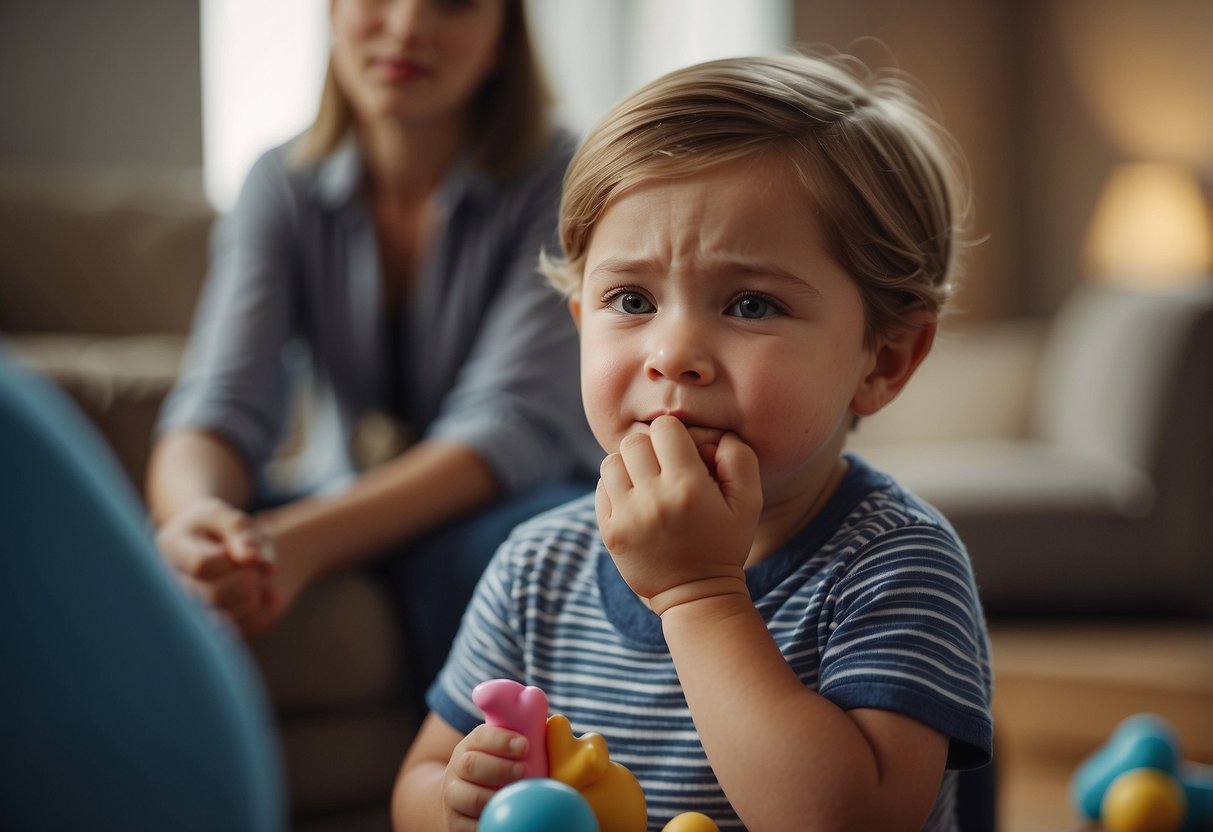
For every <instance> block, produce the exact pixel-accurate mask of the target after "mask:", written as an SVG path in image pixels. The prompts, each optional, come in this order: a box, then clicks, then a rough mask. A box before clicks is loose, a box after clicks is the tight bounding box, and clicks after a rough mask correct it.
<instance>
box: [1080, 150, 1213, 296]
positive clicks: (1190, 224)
mask: <svg viewBox="0 0 1213 832" xmlns="http://www.w3.org/2000/svg"><path fill="white" fill-rule="evenodd" d="M1085 249H1086V250H1085V259H1086V262H1087V267H1088V270H1089V273H1090V275H1091V277H1092V278H1093V279H1095V280H1099V281H1103V282H1108V283H1114V284H1120V285H1125V286H1133V287H1136V288H1151V289H1162V288H1168V287H1176V286H1181V285H1185V284H1191V283H1195V282H1198V281H1201V280H1207V279H1208V278H1209V276H1210V268H1211V267H1213V222H1211V219H1210V209H1209V203H1208V200H1207V199H1206V198H1205V195H1204V193H1203V192H1202V190H1201V188H1200V184H1199V183H1198V182H1197V181H1196V179H1195V177H1194V176H1193V175H1192V173H1191V172H1190V171H1188V170H1187V169H1186V168H1184V167H1182V166H1181V165H1172V164H1164V163H1160V162H1138V163H1132V164H1125V165H1121V166H1120V167H1118V168H1116V169H1115V170H1113V172H1112V175H1111V176H1110V177H1109V178H1108V182H1107V184H1106V185H1105V186H1104V189H1103V193H1102V194H1101V195H1100V197H1099V201H1098V203H1097V204H1096V207H1095V213H1094V216H1093V217H1092V219H1091V226H1090V229H1089V231H1088V234H1087V240H1086V246H1085Z"/></svg>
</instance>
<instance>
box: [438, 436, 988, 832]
mask: <svg viewBox="0 0 1213 832" xmlns="http://www.w3.org/2000/svg"><path fill="white" fill-rule="evenodd" d="M847 458H848V461H849V462H850V465H849V470H848V473H847V476H846V478H845V479H844V481H843V484H842V485H841V486H840V488H839V489H838V491H837V492H836V493H835V494H834V496H833V497H832V498H831V499H830V501H829V502H828V503H827V505H826V506H825V508H824V509H823V510H822V512H821V513H820V514H819V515H818V516H817V517H816V518H814V520H813V521H812V522H811V523H810V524H809V525H808V526H807V527H806V528H805V529H804V530H802V531H801V532H800V533H798V534H797V535H796V536H795V537H794V538H793V539H792V540H790V541H789V542H788V543H787V544H786V545H785V546H784V547H783V548H782V549H780V550H779V551H778V552H776V553H775V554H774V555H772V556H771V557H769V558H767V559H766V560H765V561H763V562H762V563H760V564H757V565H755V566H753V567H751V568H749V569H747V570H746V582H747V584H748V585H749V589H750V595H751V597H752V598H753V600H754V604H755V606H756V607H757V608H758V611H759V612H760V613H761V615H762V617H763V620H764V621H765V622H766V624H767V628H768V629H769V630H770V632H771V635H772V637H773V638H774V639H775V641H776V643H777V644H778V645H779V648H780V650H781V651H782V652H783V655H784V658H785V659H787V661H788V663H789V664H790V665H791V666H792V668H793V669H794V670H795V671H796V673H797V675H798V676H799V677H800V679H801V680H802V681H803V682H804V684H805V685H806V686H808V687H809V688H811V689H812V690H815V691H818V692H819V693H821V695H822V696H824V697H826V698H827V699H829V700H831V701H832V702H834V703H835V704H837V705H838V706H839V707H841V708H844V709H851V708H882V709H886V710H890V711H897V712H899V713H903V714H906V715H908V716H911V717H913V718H914V719H917V720H919V721H920V722H923V723H925V724H927V725H929V726H931V727H932V728H934V729H936V730H938V731H940V732H942V733H943V734H945V735H946V736H948V737H949V738H950V745H949V751H948V767H949V769H960V768H968V767H973V766H977V765H981V764H983V763H985V762H987V761H988V760H989V759H990V754H991V736H992V727H991V719H990V709H989V705H990V687H991V685H990V664H989V647H988V644H987V640H986V633H985V622H984V619H983V616H982V612H981V608H980V605H979V603H978V600H977V592H976V589H975V587H974V582H973V576H972V570H971V567H970V564H969V560H968V556H967V554H966V553H965V550H964V547H963V546H962V545H961V543H960V541H959V540H958V539H957V537H956V534H955V532H954V531H953V530H952V528H951V527H950V526H949V525H948V523H947V521H946V520H944V519H943V518H942V517H941V516H940V515H939V514H938V513H937V512H936V511H934V510H933V509H932V508H930V507H929V506H927V505H925V504H923V503H922V502H921V501H919V500H917V499H916V498H914V497H913V496H912V495H910V494H909V493H907V492H906V491H905V490H904V489H902V488H900V487H899V486H898V485H897V484H896V483H894V482H893V481H892V480H891V479H890V478H889V477H887V476H885V475H884V474H881V473H878V472H876V471H874V470H873V469H872V468H870V467H869V466H868V465H867V464H866V463H864V462H863V460H861V459H860V458H859V457H857V456H854V455H849V456H848V457H847ZM728 672H729V671H728V668H724V667H722V668H721V673H728ZM495 678H509V679H515V680H517V681H519V682H522V683H524V684H527V685H536V686H538V687H539V688H541V689H542V690H543V691H544V692H545V693H546V694H547V697H548V701H549V706H550V707H549V712H550V713H554V714H555V713H559V714H564V715H565V716H567V717H568V718H569V720H570V722H571V723H572V728H573V731H574V733H575V734H577V735H581V734H584V733H587V732H591V731H592V732H595V733H599V734H602V735H603V737H604V738H605V739H606V741H607V746H608V750H609V752H610V756H611V759H612V760H614V761H615V762H618V763H620V764H622V765H624V766H626V767H627V768H628V769H630V770H631V772H632V773H633V774H634V775H635V776H636V778H637V779H638V780H639V781H640V784H641V786H642V787H643V789H644V793H645V798H646V800H647V802H648V812H649V829H651V830H660V829H661V828H662V827H663V826H664V825H665V824H666V823H667V822H668V821H669V820H670V818H672V817H673V816H674V815H676V814H679V813H680V812H685V811H698V812H703V813H704V814H706V815H708V816H709V817H711V818H712V819H713V820H715V821H716V823H717V824H718V825H719V826H720V828H721V830H739V829H743V827H742V825H741V822H740V821H739V820H738V818H737V816H736V814H735V813H734V812H733V810H732V808H731V807H730V805H729V802H728V800H727V799H726V797H725V795H724V793H723V791H722V790H721V788H720V785H719V784H718V783H717V782H716V778H715V776H714V775H713V773H712V769H711V767H710V765H709V763H708V759H707V757H706V755H705V754H704V751H703V748H702V746H701V745H700V743H699V739H698V736H697V734H696V731H695V726H694V724H693V723H692V721H691V714H690V711H689V710H688V708H687V704H686V700H685V699H684V698H683V694H682V689H681V686H680V685H679V682H678V674H677V673H676V672H675V670H674V664H673V662H672V660H671V658H670V654H669V652H668V650H667V649H666V645H665V640H664V637H663V635H662V631H661V619H660V618H659V617H658V616H657V615H655V614H654V613H652V612H650V611H649V610H648V609H647V608H646V607H645V606H644V605H643V604H642V603H641V602H640V600H639V599H638V598H637V597H636V596H635V595H634V594H633V593H632V592H631V590H629V589H628V587H627V585H626V584H625V583H624V582H623V579H622V578H621V577H620V575H619V572H618V571H617V570H616V568H615V565H614V562H613V561H612V560H611V557H610V555H609V554H608V553H607V551H606V548H605V547H604V546H603V543H602V539H601V537H600V535H599V533H598V524H597V520H596V518H595V513H594V502H593V497H592V495H591V496H589V497H586V498H584V499H581V500H577V501H575V502H573V503H570V504H568V505H566V506H563V507H561V508H558V509H555V510H553V511H550V512H548V513H546V514H544V515H541V516H539V517H537V518H535V519H533V520H531V521H529V522H527V523H525V524H523V525H522V526H520V527H519V528H518V529H516V530H515V532H514V533H513V535H512V536H511V537H510V539H509V540H507V541H506V543H505V544H504V545H503V546H502V547H501V549H500V550H499V551H498V552H497V554H496V556H495V557H494V558H493V561H492V563H491V564H490V565H489V567H488V569H487V570H486V572H485V574H484V576H483V578H482V579H481V581H480V585H479V587H478V588H477V590H476V594H475V597H474V598H473V601H472V603H471V605H470V606H469V608H468V611H467V612H466V614H465V616H464V620H463V626H462V629H461V630H460V633H459V636H458V638H457V639H456V643H455V646H454V648H453V649H452V652H451V655H450V657H449V659H448V661H447V665H446V667H445V668H444V669H443V671H442V673H441V675H440V676H439V678H438V681H437V682H435V684H434V686H433V687H432V688H431V689H430V692H429V703H430V707H431V708H432V709H433V710H434V711H435V712H436V713H437V714H438V715H439V716H441V717H442V718H443V719H444V720H446V721H447V722H448V723H450V724H451V725H452V726H454V727H455V728H456V729H458V730H460V731H463V732H468V731H471V730H472V728H474V727H475V726H476V725H477V724H479V722H480V721H481V720H482V716H481V714H480V711H479V710H478V709H477V708H476V707H475V705H473V704H472V701H471V692H472V688H474V687H475V686H476V685H477V684H479V683H480V682H482V681H485V680H486V679H495ZM742 708H744V705H743V706H742ZM740 710H741V709H739V711H740ZM814 753H821V754H828V753H829V749H824V748H823V749H819V750H817V751H816V752H814ZM772 776H773V777H777V776H778V772H772ZM954 803H955V775H954V773H953V772H951V771H949V773H948V774H947V775H945V777H944V782H943V786H942V787H941V789H940V794H939V797H938V798H937V800H936V803H935V807H934V809H933V810H932V813H931V817H930V819H929V820H928V822H927V824H926V825H925V826H924V829H927V830H951V829H953V827H954V820H953V815H954ZM806 828H807V826H806Z"/></svg>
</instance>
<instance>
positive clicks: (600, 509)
mask: <svg viewBox="0 0 1213 832" xmlns="http://www.w3.org/2000/svg"><path fill="white" fill-rule="evenodd" d="M594 511H595V513H596V514H597V515H598V525H600V526H605V525H606V524H607V523H609V522H611V515H612V514H614V510H613V508H612V506H611V498H610V495H608V494H607V487H606V483H605V482H604V481H603V480H601V479H599V480H598V486H597V487H596V488H595V489H594Z"/></svg>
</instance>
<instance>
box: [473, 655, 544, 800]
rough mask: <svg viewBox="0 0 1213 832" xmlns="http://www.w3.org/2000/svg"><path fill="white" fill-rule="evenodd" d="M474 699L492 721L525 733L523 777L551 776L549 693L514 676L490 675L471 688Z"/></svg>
mask: <svg viewBox="0 0 1213 832" xmlns="http://www.w3.org/2000/svg"><path fill="white" fill-rule="evenodd" d="M472 702H474V703H475V704H476V707H477V708H479V709H480V710H481V711H482V712H483V713H484V721H485V722H487V723H488V724H489V725H500V726H501V727H503V728H509V729H510V730H511V731H517V732H518V733H519V734H522V735H523V736H524V737H526V739H527V755H526V757H525V758H524V759H523V761H522V765H523V770H524V772H525V773H524V775H523V776H524V777H547V776H548V752H547V720H548V697H547V694H545V693H544V692H543V691H542V690H540V689H539V688H536V687H526V686H523V685H521V684H519V683H518V682H515V681H514V680H512V679H491V680H489V681H487V682H481V683H480V684H478V685H477V686H476V687H475V688H474V689H473V690H472Z"/></svg>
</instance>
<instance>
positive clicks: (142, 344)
mask: <svg viewBox="0 0 1213 832" xmlns="http://www.w3.org/2000/svg"><path fill="white" fill-rule="evenodd" d="M212 220H213V213H212V211H211V209H210V207H209V204H208V203H207V202H206V200H205V198H204V196H203V192H202V186H201V177H200V176H199V175H197V174H196V173H193V174H191V173H189V172H186V173H181V172H178V171H164V170H152V169H142V168H141V169H131V168H124V169H113V168H109V169H105V170H87V171H70V172H65V171H31V170H22V171H4V172H0V339H3V341H4V342H5V343H6V345H7V347H8V348H9V350H10V351H11V352H12V353H13V354H15V355H16V357H17V358H18V359H19V360H22V361H23V362H24V363H26V364H27V365H29V366H31V367H33V368H34V369H36V370H38V371H40V372H41V373H43V374H45V375H46V376H48V377H50V378H51V379H53V380H54V381H55V382H57V383H58V384H59V385H60V386H61V387H62V388H63V389H65V390H66V391H67V392H68V393H69V394H70V396H71V398H72V399H73V400H74V402H75V404H76V405H78V406H79V408H80V409H81V410H82V411H83V412H84V413H85V414H86V415H87V416H88V417H89V419H90V420H91V422H92V423H93V424H94V426H95V427H96V428H97V429H98V430H99V432H100V434H101V435H102V436H103V437H104V439H105V440H106V442H107V444H108V445H109V447H110V448H111V449H112V450H113V452H114V454H115V456H116V458H117V460H118V462H119V464H120V466H121V468H122V470H123V471H124V472H125V474H126V476H127V477H128V479H129V481H130V485H131V486H132V487H134V488H136V489H140V488H141V486H142V483H143V481H144V473H145V470H146V466H147V458H148V450H149V447H150V437H151V431H152V429H153V426H154V424H155V419H156V416H157V413H158V412H159V408H160V404H161V402H162V400H163V398H164V396H165V394H166V393H167V392H168V390H169V388H170V387H171V385H172V383H173V380H174V379H175V378H176V375H177V372H178V370H179V367H180V363H181V357H182V353H183V350H184V346H185V340H186V333H187V332H188V329H189V323H190V318H191V315H192V310H193V307H194V304H195V301H196V299H197V295H198V291H199V289H200V287H201V283H202V280H203V277H204V274H205V269H206V247H207V238H208V235H209V231H210V226H211V223H212ZM249 646H250V648H251V654H252V656H253V657H254V658H255V659H256V665H257V667H258V668H259V670H260V675H261V680H262V682H263V683H264V686H265V688H266V690H267V692H268V694H269V697H270V699H271V701H272V704H273V707H274V711H275V715H276V717H277V728H278V739H279V741H280V746H281V752H282V755H283V757H282V758H283V763H284V767H285V770H286V773H287V781H288V783H287V785H288V792H289V802H290V807H289V808H290V815H291V818H292V827H293V828H294V829H296V830H299V831H300V832H325V830H333V832H336V831H337V830H342V832H346V830H348V831H349V832H359V830H363V829H365V830H383V829H387V828H388V798H389V795H390V793H391V788H392V784H393V782H394V779H395V775H396V772H397V771H398V769H399V766H400V762H401V760H402V759H403V756H404V753H405V751H406V749H407V747H408V743H409V741H410V740H411V738H412V734H413V732H414V730H415V727H416V724H417V722H418V721H419V718H420V715H418V714H415V713H412V712H411V711H410V708H409V707H408V705H407V704H406V703H408V702H410V701H413V700H412V698H411V697H410V695H409V693H408V691H407V679H406V678H404V673H403V670H402V669H401V668H402V661H403V653H402V647H401V645H400V638H399V630H398V628H397V623H396V618H395V610H394V608H393V605H392V602H391V599H390V596H389V594H388V593H387V592H386V590H385V588H384V586H383V585H382V583H381V582H380V581H379V580H378V579H376V578H374V577H372V575H371V574H370V573H369V572H368V573H364V572H353V573H350V574H342V575H337V576H334V577H333V578H331V579H329V580H328V581H325V582H324V583H322V584H320V585H317V586H315V587H313V588H312V589H311V590H310V591H308V592H307V593H305V594H304V596H303V597H301V598H300V599H299V601H298V603H297V604H296V605H295V606H294V607H293V608H292V609H291V610H290V611H289V613H288V615H287V616H286V618H285V619H284V620H283V621H282V622H281V623H280V625H279V626H277V627H275V628H273V629H272V630H271V631H270V632H268V633H266V634H265V635H263V636H261V637H259V638H257V639H255V640H253V641H252V642H251V644H250V645H249Z"/></svg>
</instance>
